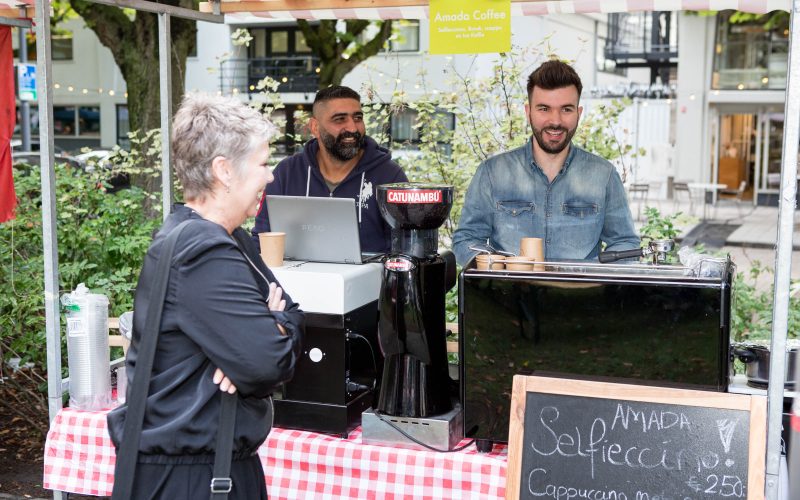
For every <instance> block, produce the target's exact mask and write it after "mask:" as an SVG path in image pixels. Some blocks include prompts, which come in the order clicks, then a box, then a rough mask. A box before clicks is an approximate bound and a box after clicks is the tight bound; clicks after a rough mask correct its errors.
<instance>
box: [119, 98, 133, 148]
mask: <svg viewBox="0 0 800 500" xmlns="http://www.w3.org/2000/svg"><path fill="white" fill-rule="evenodd" d="M130 131H131V122H130V119H129V118H128V106H126V105H125V104H117V144H118V145H119V147H121V148H122V149H126V150H130V148H131V141H130V139H128V132H130Z"/></svg>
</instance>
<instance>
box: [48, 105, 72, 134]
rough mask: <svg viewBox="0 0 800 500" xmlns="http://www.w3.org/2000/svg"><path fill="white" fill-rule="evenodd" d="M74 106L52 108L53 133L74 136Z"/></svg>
mask: <svg viewBox="0 0 800 500" xmlns="http://www.w3.org/2000/svg"><path fill="white" fill-rule="evenodd" d="M75 109H76V108H75V106H53V133H55V134H56V135H76V129H75Z"/></svg>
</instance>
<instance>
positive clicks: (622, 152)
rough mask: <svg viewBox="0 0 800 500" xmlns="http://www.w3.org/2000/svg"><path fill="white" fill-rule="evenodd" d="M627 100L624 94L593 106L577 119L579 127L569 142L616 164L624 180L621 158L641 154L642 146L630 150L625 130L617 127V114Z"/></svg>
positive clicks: (625, 171) (624, 168)
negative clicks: (622, 96) (606, 102)
mask: <svg viewBox="0 0 800 500" xmlns="http://www.w3.org/2000/svg"><path fill="white" fill-rule="evenodd" d="M631 102H632V101H631V100H630V99H628V98H627V97H626V98H623V99H614V100H613V101H611V102H610V103H609V104H600V105H598V106H596V107H594V108H593V109H592V110H591V111H590V112H589V113H588V114H586V115H585V116H583V117H582V118H581V123H580V126H579V127H578V130H577V131H576V132H575V137H574V138H573V142H574V143H575V144H577V145H578V146H580V147H581V148H583V149H585V150H586V151H591V152H592V153H594V154H596V155H598V156H601V157H603V158H605V159H606V160H608V161H610V162H612V163H615V164H616V165H617V166H618V167H620V169H621V170H622V172H621V173H620V175H621V176H622V181H623V182H624V181H625V180H626V179H627V176H628V170H629V169H628V167H627V165H625V160H626V159H629V158H634V157H636V156H644V154H645V150H644V148H640V149H639V150H638V151H634V150H633V146H632V145H631V144H628V143H627V142H626V141H625V138H624V135H625V134H626V132H627V131H626V130H618V129H617V124H618V123H619V117H620V115H621V114H622V112H623V111H625V108H627V107H628V106H630V105H631Z"/></svg>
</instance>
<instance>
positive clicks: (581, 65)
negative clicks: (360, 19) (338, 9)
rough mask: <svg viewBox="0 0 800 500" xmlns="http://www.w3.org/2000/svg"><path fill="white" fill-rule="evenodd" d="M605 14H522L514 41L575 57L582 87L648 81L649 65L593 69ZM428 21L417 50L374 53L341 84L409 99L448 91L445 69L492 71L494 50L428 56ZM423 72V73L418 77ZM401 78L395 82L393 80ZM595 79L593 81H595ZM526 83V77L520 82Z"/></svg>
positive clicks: (530, 64)
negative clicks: (621, 71) (622, 70)
mask: <svg viewBox="0 0 800 500" xmlns="http://www.w3.org/2000/svg"><path fill="white" fill-rule="evenodd" d="M605 19H606V16H605V15H582V14H561V15H552V16H526V17H518V18H512V20H511V32H512V44H513V45H514V46H516V47H523V48H525V47H533V48H538V49H539V50H540V51H545V50H547V49H549V50H552V51H553V52H554V53H556V54H557V55H558V56H559V57H561V58H565V59H569V60H572V61H574V63H573V64H574V66H575V69H576V70H577V71H578V74H579V75H580V76H581V79H582V80H583V84H584V87H585V88H586V89H589V88H590V87H592V86H593V85H595V84H596V85H600V86H604V85H612V84H615V83H620V82H628V81H635V82H640V83H649V70H647V69H630V70H628V76H627V77H621V76H618V75H613V74H609V73H602V72H597V73H595V70H594V68H595V62H594V55H593V54H594V50H595V45H594V37H595V21H598V29H599V30H600V34H601V35H604V34H605ZM428 29H429V24H428V21H427V20H426V19H423V20H421V21H420V44H419V45H420V49H421V51H420V52H417V53H384V54H379V55H376V56H374V57H372V58H370V59H369V60H367V61H365V62H363V63H361V64H360V65H359V66H357V67H356V68H355V69H354V70H353V71H352V72H351V73H349V74H348V75H347V76H346V77H345V79H344V82H343V84H344V85H348V86H350V87H353V88H355V89H361V88H362V87H363V85H364V84H365V83H370V82H371V85H372V86H374V88H375V89H376V90H377V91H378V93H379V94H380V96H381V97H382V98H383V99H384V100H389V99H390V98H391V94H392V92H393V91H395V90H402V91H404V92H405V94H406V96H407V98H408V100H409V101H413V100H415V99H417V98H419V97H421V96H423V95H425V92H424V89H425V88H426V87H427V89H428V91H429V92H430V91H432V90H433V89H437V90H439V91H447V90H450V86H451V83H450V82H451V79H452V77H451V74H448V73H445V71H444V70H445V69H446V68H454V69H455V71H457V72H458V73H459V74H463V75H467V74H469V75H470V76H473V77H476V78H480V77H485V76H488V75H489V72H491V71H492V67H493V65H494V62H495V61H496V60H497V58H498V55H497V54H493V53H491V54H478V55H470V54H459V55H452V56H444V55H428V54H426V51H427V49H428V47H429V46H430V43H429V40H430V39H429V35H428ZM543 57H544V56H543V55H539V56H533V57H532V59H531V60H530V61H528V62H527V68H526V69H525V71H523V78H527V74H528V73H529V72H530V71H533V70H534V69H535V68H536V66H538V63H539V62H541V61H542V60H543ZM421 72H424V73H425V77H424V81H423V78H422V77H420V76H419V75H420V73H421ZM398 79H400V80H401V81H400V82H398V81H397V80H398ZM595 79H596V81H595ZM522 85H523V86H524V85H525V82H524V81H523V82H522Z"/></svg>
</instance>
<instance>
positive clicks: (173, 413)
mask: <svg viewBox="0 0 800 500" xmlns="http://www.w3.org/2000/svg"><path fill="white" fill-rule="evenodd" d="M275 131H276V130H275V127H274V125H272V124H271V123H270V122H269V121H268V120H267V119H265V118H264V117H263V116H262V115H261V114H260V113H259V112H258V111H256V110H254V109H252V108H250V107H248V106H246V105H245V104H243V103H241V102H240V101H238V100H236V99H234V98H229V97H215V96H209V95H203V94H189V95H187V96H186V97H185V98H184V100H183V102H182V104H181V107H180V109H179V110H178V112H177V113H176V114H175V118H174V120H173V136H172V137H173V139H172V150H173V155H174V162H175V171H176V174H177V176H178V179H179V180H180V182H181V185H182V187H183V192H184V199H185V201H186V204H185V205H176V206H175V207H174V209H173V212H172V213H171V214H170V215H169V217H167V219H166V220H165V221H164V224H163V226H162V227H161V230H160V231H159V232H158V234H157V235H156V237H155V239H154V240H153V243H152V245H151V246H150V249H149V250H148V252H147V255H146V256H145V262H144V265H143V267H142V271H141V274H140V276H139V283H138V285H137V288H136V296H135V300H134V309H135V311H136V312H137V313H138V312H140V311H144V313H141V314H134V327H133V341H132V344H131V347H130V349H129V351H128V355H127V361H126V365H127V374H128V378H129V385H128V388H129V390H128V394H130V393H131V390H132V385H133V384H135V383H136V377H135V372H136V360H137V357H138V355H139V349H140V346H141V343H142V342H143V338H144V336H146V335H152V334H155V333H156V332H148V331H145V314H146V311H148V310H149V308H150V307H151V306H153V307H155V306H154V304H153V303H151V302H152V298H151V295H152V294H153V288H154V283H155V282H156V281H157V279H158V278H159V276H157V274H158V273H157V271H156V269H157V263H158V260H159V257H160V255H161V253H162V250H163V248H164V242H165V240H166V239H167V235H168V234H169V233H170V232H171V231H172V230H173V229H175V228H176V227H177V226H178V225H180V224H182V223H183V222H184V221H190V222H189V223H187V224H185V225H184V226H183V228H182V232H181V233H179V236H178V239H177V243H176V246H175V251H174V253H173V255H172V258H171V261H170V263H171V265H170V273H169V280H168V286H167V295H166V300H165V302H164V309H163V313H162V317H161V327H160V331H159V332H158V341H157V342H158V343H157V348H156V354H155V359H154V362H153V369H152V371H151V375H150V384H149V389H148V391H147V400H146V406H145V415H144V424H143V429H142V435H141V439H140V441H139V446H138V460H137V464H136V467H135V477H134V481H133V491H132V496H131V498H137V499H138V498H192V499H196V498H199V499H202V498H210V496H211V490H210V488H209V484H211V483H212V476H213V474H212V464H213V463H214V457H215V451H216V442H215V439H216V436H217V431H218V428H219V426H220V409H221V396H220V392H221V391H223V392H227V393H230V394H237V395H238V397H237V398H236V420H235V421H236V426H235V428H234V434H233V461H232V463H231V468H230V479H231V480H232V488H231V490H230V493H229V495H228V498H231V499H248V500H249V499H266V498H267V492H266V483H265V481H264V472H263V469H262V467H261V461H260V459H259V458H258V455H257V453H256V452H257V450H258V447H259V446H260V445H261V444H262V443H263V442H264V440H265V439H266V438H267V434H268V433H269V431H270V427H271V425H272V415H273V409H272V400H271V397H270V396H271V394H272V391H273V390H274V389H275V388H276V387H277V386H278V385H279V384H281V383H282V382H285V381H287V380H289V379H290V378H291V376H292V374H293V370H294V366H295V362H296V360H297V358H298V356H299V353H300V344H301V341H302V336H303V332H304V316H303V313H302V311H300V309H299V308H298V305H297V304H296V303H294V302H293V301H292V300H291V298H290V297H289V296H288V295H286V294H284V293H283V291H282V289H281V287H280V285H279V284H278V282H277V280H276V279H275V276H274V275H273V274H272V272H271V271H270V270H269V269H268V268H267V267H266V266H265V265H264V263H263V262H262V260H261V258H260V256H259V255H258V253H257V251H256V250H255V247H254V246H253V243H252V241H251V240H250V238H249V237H248V235H247V234H246V233H245V232H244V231H243V230H242V229H240V228H239V226H240V225H241V224H242V223H243V222H244V221H245V220H246V219H247V218H248V217H253V216H254V215H255V214H256V212H257V211H258V204H259V202H260V200H261V194H262V193H263V191H264V189H265V188H266V185H267V184H268V183H269V182H271V181H272V179H273V177H272V173H271V170H270V167H269V166H268V164H267V160H268V158H269V140H270V139H271V138H272V137H273V136H274V135H275ZM128 401H129V404H130V398H129V399H128ZM127 411H128V407H127V406H121V407H119V408H117V409H115V410H113V411H112V412H111V413H110V414H109V417H108V424H109V432H110V434H111V438H112V440H113V441H114V445H115V446H116V447H117V449H118V452H119V451H120V449H119V448H120V445H121V444H122V443H123V435H122V434H123V428H124V424H125V418H126V415H127Z"/></svg>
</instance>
